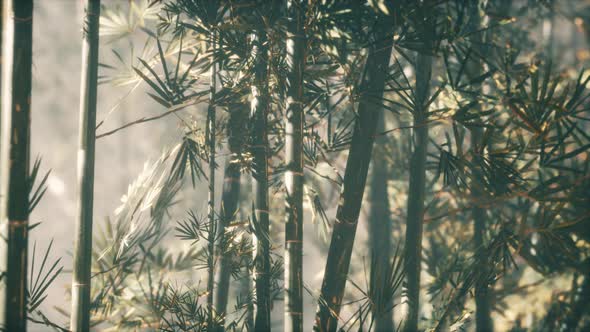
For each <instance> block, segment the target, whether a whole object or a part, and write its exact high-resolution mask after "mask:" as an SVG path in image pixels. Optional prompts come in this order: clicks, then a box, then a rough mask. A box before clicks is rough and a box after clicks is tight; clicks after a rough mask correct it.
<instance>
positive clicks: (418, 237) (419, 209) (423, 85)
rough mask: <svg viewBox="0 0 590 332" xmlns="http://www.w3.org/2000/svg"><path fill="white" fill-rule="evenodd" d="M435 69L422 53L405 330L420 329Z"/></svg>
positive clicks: (418, 74)
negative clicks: (429, 107)
mask: <svg viewBox="0 0 590 332" xmlns="http://www.w3.org/2000/svg"><path fill="white" fill-rule="evenodd" d="M431 72H432V57H431V56H430V55H428V54H424V53H419V54H418V56H417V59H416V88H415V109H414V114H413V115H414V133H413V135H414V140H413V141H414V151H413V153H412V156H411V158H410V187H409V192H408V215H407V218H408V219H407V226H406V243H405V246H406V247H405V253H404V256H405V257H404V260H405V269H406V284H407V301H408V311H407V314H406V317H405V319H404V322H405V323H404V324H405V331H406V332H415V331H418V320H419V318H420V273H421V271H422V269H421V262H422V235H423V223H424V199H425V182H426V153H427V147H428V125H425V123H426V121H427V117H428V114H427V111H428V110H427V108H426V107H425V103H426V101H427V100H428V94H429V89H430V78H431Z"/></svg>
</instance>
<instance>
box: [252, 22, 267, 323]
mask: <svg viewBox="0 0 590 332" xmlns="http://www.w3.org/2000/svg"><path fill="white" fill-rule="evenodd" d="M266 43H267V37H266V33H265V32H264V31H262V30H259V31H256V32H255V33H253V34H252V56H253V58H254V63H255V65H254V66H255V68H254V82H253V84H252V88H251V89H252V98H253V100H252V104H251V109H250V115H251V116H252V117H254V128H253V132H252V135H253V137H252V147H251V149H252V154H253V157H254V172H253V179H254V181H253V190H254V197H255V199H254V210H255V211H254V215H255V217H256V222H257V227H259V229H258V234H257V235H258V237H257V238H256V257H255V259H254V260H255V276H254V277H255V282H256V305H257V309H256V317H255V318H254V330H255V331H269V330H270V306H271V301H270V242H269V241H270V238H269V225H270V221H269V203H268V158H269V151H268V134H267V117H268V79H267V75H268V70H267V66H268V53H267V47H266Z"/></svg>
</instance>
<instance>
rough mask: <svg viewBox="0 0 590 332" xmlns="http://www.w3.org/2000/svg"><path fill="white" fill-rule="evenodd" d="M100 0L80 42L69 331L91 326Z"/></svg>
mask: <svg viewBox="0 0 590 332" xmlns="http://www.w3.org/2000/svg"><path fill="white" fill-rule="evenodd" d="M99 17H100V0H88V1H87V2H86V4H85V17H84V28H83V46H82V84H81V85H80V96H81V98H80V135H79V137H80V138H79V139H80V141H79V145H78V159H79V160H78V165H79V166H78V167H79V168H78V181H79V183H78V218H77V220H76V238H75V243H74V273H73V276H72V315H71V321H70V328H71V329H72V331H87V330H89V328H90V289H91V287H90V282H91V277H90V267H91V260H92V217H93V211H94V209H93V198H94V151H95V132H96V131H95V127H96V103H97V83H98V82H97V80H98V45H99V43H98V39H99V37H98V31H99Z"/></svg>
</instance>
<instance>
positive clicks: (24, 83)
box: [0, 0, 33, 331]
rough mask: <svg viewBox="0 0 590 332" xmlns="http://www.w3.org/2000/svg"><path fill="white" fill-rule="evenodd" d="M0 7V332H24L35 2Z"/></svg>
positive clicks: (17, 1)
mask: <svg viewBox="0 0 590 332" xmlns="http://www.w3.org/2000/svg"><path fill="white" fill-rule="evenodd" d="M3 6H4V8H3V19H2V21H3V22H4V25H3V33H4V36H3V38H2V39H3V40H2V41H3V45H2V51H3V54H2V61H3V62H2V89H3V90H2V125H3V126H4V127H3V128H2V148H1V150H2V158H0V160H1V161H2V166H1V171H2V204H1V206H2V211H1V212H2V219H1V220H0V222H1V226H2V230H1V234H0V235H2V237H3V239H2V240H0V242H1V243H0V246H1V250H0V257H1V258H0V259H1V260H2V266H1V268H2V270H3V272H4V273H5V275H4V276H3V278H2V282H3V283H5V285H1V287H0V292H1V293H0V303H1V304H0V314H1V318H0V319H1V321H0V327H3V328H4V329H5V330H7V331H26V329H27V287H26V284H27V280H28V279H27V258H28V254H27V245H28V229H29V212H30V211H29V197H28V196H29V190H30V188H29V183H28V176H29V164H30V163H29V155H30V122H31V64H32V46H33V1H32V0H12V1H4V2H3ZM4 239H6V240H4Z"/></svg>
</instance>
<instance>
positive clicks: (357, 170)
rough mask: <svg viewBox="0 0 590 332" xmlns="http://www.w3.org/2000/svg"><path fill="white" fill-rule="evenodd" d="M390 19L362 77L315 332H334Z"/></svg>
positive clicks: (377, 35)
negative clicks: (356, 113)
mask: <svg viewBox="0 0 590 332" xmlns="http://www.w3.org/2000/svg"><path fill="white" fill-rule="evenodd" d="M392 30H393V24H392V22H390V17H385V16H381V17H380V18H379V21H378V22H377V24H376V29H375V31H374V35H373V36H374V37H373V38H374V39H375V40H374V42H373V43H371V46H370V48H369V53H368V57H367V62H366V65H365V71H364V73H363V80H362V82H361V96H360V99H359V104H358V117H357V119H356V122H355V125H354V129H353V134H352V140H351V143H350V149H349V154H348V159H347V162H346V170H345V173H344V181H343V188H342V192H341V194H340V204H339V205H338V210H337V212H336V222H335V223H334V229H333V231H332V238H331V241H330V249H329V251H328V259H327V261H326V268H325V271H324V280H323V282H322V290H321V299H320V303H319V308H318V312H317V314H316V321H315V325H316V326H315V329H316V330H317V331H322V332H324V331H330V332H333V331H336V328H337V324H338V315H339V314H340V307H341V304H342V298H343V296H344V287H345V285H346V278H347V274H348V268H349V266H350V258H351V255H352V247H353V244H354V238H355V235H356V229H357V224H358V217H359V213H360V209H361V202H362V200H363V194H364V188H365V184H366V180H367V172H368V169H369V163H370V161H371V153H372V150H373V141H374V140H375V133H376V128H377V121H378V118H379V112H381V111H382V110H381V107H380V106H379V104H380V103H381V99H382V97H383V91H384V87H385V81H386V78H387V73H388V68H389V60H390V57H391V49H392V44H393V37H392V35H393V31H392Z"/></svg>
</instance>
